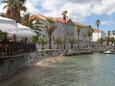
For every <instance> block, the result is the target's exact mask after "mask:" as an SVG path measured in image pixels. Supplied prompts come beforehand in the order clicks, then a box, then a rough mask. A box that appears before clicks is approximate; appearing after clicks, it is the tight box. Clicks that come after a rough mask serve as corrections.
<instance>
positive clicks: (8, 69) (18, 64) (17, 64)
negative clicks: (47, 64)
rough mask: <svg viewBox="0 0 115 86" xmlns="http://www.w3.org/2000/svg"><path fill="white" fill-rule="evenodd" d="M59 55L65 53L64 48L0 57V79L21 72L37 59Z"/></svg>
mask: <svg viewBox="0 0 115 86" xmlns="http://www.w3.org/2000/svg"><path fill="white" fill-rule="evenodd" d="M59 55H64V50H45V51H42V50H41V51H36V52H30V53H24V54H19V55H13V56H2V57H0V79H5V78H8V77H10V76H12V75H14V74H16V73H18V72H21V70H22V69H24V67H27V66H29V65H31V64H33V63H34V62H36V61H41V60H43V59H46V58H49V57H56V56H59Z"/></svg>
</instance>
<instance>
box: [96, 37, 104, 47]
mask: <svg viewBox="0 0 115 86" xmlns="http://www.w3.org/2000/svg"><path fill="white" fill-rule="evenodd" d="M97 41H98V42H99V43H100V44H101V46H102V44H103V42H104V41H105V39H104V38H102V37H101V38H99V39H98V40H97Z"/></svg>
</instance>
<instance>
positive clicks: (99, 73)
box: [0, 54, 115, 86]
mask: <svg viewBox="0 0 115 86" xmlns="http://www.w3.org/2000/svg"><path fill="white" fill-rule="evenodd" d="M0 86H1V85H0ZM10 86H115V55H105V54H92V55H81V56H71V57H65V58H64V61H63V62H58V63H50V65H48V66H34V67H33V68H32V69H31V71H30V72H29V73H27V74H26V76H25V77H23V78H21V79H19V80H17V81H15V82H13V83H12V84H10Z"/></svg>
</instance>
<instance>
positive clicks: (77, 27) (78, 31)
mask: <svg viewBox="0 0 115 86" xmlns="http://www.w3.org/2000/svg"><path fill="white" fill-rule="evenodd" d="M81 28H82V27H81V26H78V25H77V26H75V29H76V30H77V35H78V38H77V40H78V49H79V34H80V30H81Z"/></svg>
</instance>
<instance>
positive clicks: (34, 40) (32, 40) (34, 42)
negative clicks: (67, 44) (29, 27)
mask: <svg viewBox="0 0 115 86" xmlns="http://www.w3.org/2000/svg"><path fill="white" fill-rule="evenodd" d="M31 42H32V43H33V44H36V43H37V42H38V36H33V37H32V39H31Z"/></svg>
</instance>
